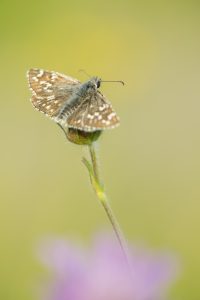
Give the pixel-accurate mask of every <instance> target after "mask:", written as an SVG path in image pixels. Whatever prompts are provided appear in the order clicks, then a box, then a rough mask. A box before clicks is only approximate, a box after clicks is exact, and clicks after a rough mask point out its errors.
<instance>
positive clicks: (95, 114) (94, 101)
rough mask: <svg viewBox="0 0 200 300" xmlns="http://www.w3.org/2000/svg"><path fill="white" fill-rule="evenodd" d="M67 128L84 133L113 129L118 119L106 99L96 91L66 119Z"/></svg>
mask: <svg viewBox="0 0 200 300" xmlns="http://www.w3.org/2000/svg"><path fill="white" fill-rule="evenodd" d="M67 123H68V126H69V127H71V128H76V129H79V130H84V131H95V130H103V129H110V128H114V127H116V126H118V125H119V118H118V116H117V115H116V113H115V111H114V110H113V108H112V106H111V104H110V103H109V102H108V101H107V100H106V98H105V97H104V96H103V95H102V94H101V93H100V92H99V91H97V93H96V94H94V95H93V96H92V97H90V98H88V99H85V101H84V102H83V103H81V104H80V105H79V107H78V108H77V109H76V110H75V111H74V112H73V113H72V114H71V115H70V116H69V117H68V119H67Z"/></svg>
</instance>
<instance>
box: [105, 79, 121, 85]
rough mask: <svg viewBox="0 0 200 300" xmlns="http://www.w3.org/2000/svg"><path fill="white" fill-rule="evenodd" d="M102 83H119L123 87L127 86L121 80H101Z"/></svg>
mask: <svg viewBox="0 0 200 300" xmlns="http://www.w3.org/2000/svg"><path fill="white" fill-rule="evenodd" d="M101 82H119V83H121V84H122V85H125V83H124V81H121V80H101Z"/></svg>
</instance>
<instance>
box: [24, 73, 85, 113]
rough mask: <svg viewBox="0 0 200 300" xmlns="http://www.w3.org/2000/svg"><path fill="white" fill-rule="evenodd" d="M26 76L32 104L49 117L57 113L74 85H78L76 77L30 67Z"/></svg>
mask: <svg viewBox="0 0 200 300" xmlns="http://www.w3.org/2000/svg"><path fill="white" fill-rule="evenodd" d="M27 77H28V82H29V87H30V90H31V92H32V97H31V102H32V104H33V106H34V107H35V108H36V109H37V110H39V111H41V112H43V113H44V114H46V115H48V116H49V117H51V118H54V117H56V116H57V115H58V113H59V111H60V109H61V108H62V106H63V105H64V103H66V101H67V100H68V99H69V98H70V97H71V95H72V94H73V91H74V88H75V86H78V85H80V81H78V80H77V79H74V78H72V77H69V76H66V75H63V74H60V73H57V72H54V71H45V70H42V69H30V70H29V71H28V72H27Z"/></svg>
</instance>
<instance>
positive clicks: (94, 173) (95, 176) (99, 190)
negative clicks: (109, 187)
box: [83, 143, 129, 266]
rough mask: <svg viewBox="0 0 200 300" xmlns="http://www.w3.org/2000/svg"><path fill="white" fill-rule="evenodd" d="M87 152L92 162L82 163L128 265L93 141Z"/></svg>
mask: <svg viewBox="0 0 200 300" xmlns="http://www.w3.org/2000/svg"><path fill="white" fill-rule="evenodd" d="M89 152H90V156H91V162H92V164H90V163H89V161H88V160H86V159H85V158H83V163H84V164H85V166H86V167H87V169H88V171H89V174H90V180H91V184H92V187H93V189H94V191H95V193H96V195H97V197H98V199H99V200H100V203H101V205H102V206H103V208H104V211H105V213H106V215H107V217H108V219H109V221H110V223H111V225H112V228H113V230H114V232H115V234H116V237H117V240H118V242H119V245H120V247H121V250H122V253H123V255H124V258H125V261H126V262H127V264H128V266H129V259H128V250H127V245H126V242H125V239H124V236H123V233H122V231H121V228H120V225H119V223H118V221H117V219H116V217H115V215H114V213H113V211H112V208H111V206H110V204H109V201H108V198H107V195H106V193H105V191H104V187H103V184H102V181H101V179H100V175H99V167H98V159H97V153H96V147H95V144H94V143H92V144H91V145H89Z"/></svg>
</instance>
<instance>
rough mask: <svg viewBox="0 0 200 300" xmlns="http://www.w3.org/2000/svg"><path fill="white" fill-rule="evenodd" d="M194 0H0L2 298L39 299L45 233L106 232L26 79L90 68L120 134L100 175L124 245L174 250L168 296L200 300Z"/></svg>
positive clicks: (77, 166)
mask: <svg viewBox="0 0 200 300" xmlns="http://www.w3.org/2000/svg"><path fill="white" fill-rule="evenodd" d="M199 8H200V5H199V1H147V0H146V1H131V0H130V1H128V0H127V1H125V0H116V1H114V0H111V1H105V0H101V1H89V0H85V1H81V0H78V1H67V0H65V1H64V0H57V1H38V0H37V1H4V0H3V1H1V4H0V32H1V37H0V43H1V46H0V60H1V63H0V66H1V72H0V77H1V78H0V83H1V109H0V117H1V118H0V120H1V126H0V134H1V147H0V151H1V153H0V155H1V181H0V186H1V188H0V193H1V194H0V198H1V201H0V237H1V247H0V249H1V250H0V266H1V268H0V269H1V271H0V282H1V288H0V299H6V300H11V299H12V300H17V299H20V300H25V299H35V298H34V296H33V295H34V289H35V286H36V285H37V281H38V279H39V278H40V274H41V271H42V267H40V265H39V263H38V262H37V259H36V255H35V249H36V247H37V243H38V241H39V240H40V239H42V238H43V237H45V236H47V235H55V234H58V235H64V236H66V237H72V238H73V237H79V238H81V239H83V240H85V241H86V242H87V241H89V239H90V238H91V237H92V236H93V234H95V232H96V231H99V230H101V229H102V228H110V225H109V223H108V222H107V219H106V217H105V215H104V212H103V210H102V209H101V207H100V206H99V204H98V203H97V201H96V199H95V197H94V195H93V191H92V190H91V188H90V185H89V179H88V174H87V172H86V170H85V169H84V166H83V165H82V164H81V157H82V156H83V155H85V154H86V152H87V151H86V149H83V148H82V147H80V146H76V145H73V144H70V143H69V142H67V141H66V140H65V138H64V135H63V133H62V132H61V130H59V128H58V127H57V126H56V125H55V124H54V123H53V122H52V121H50V120H49V119H47V118H46V117H45V116H44V115H42V114H40V113H39V112H36V111H35V110H34V109H33V108H32V106H31V104H30V101H29V98H30V92H29V90H28V86H27V81H26V77H25V73H26V71H27V69H29V68H31V67H40V68H44V69H47V70H55V71H58V72H61V73H65V74H68V75H71V76H73V77H75V78H78V79H80V80H82V81H84V80H86V79H87V78H86V76H85V75H84V74H82V73H78V70H79V69H85V70H86V71H87V72H88V73H89V74H92V75H98V76H100V77H101V78H103V79H107V80H108V79H110V80H117V79H118V80H124V81H125V82H126V85H125V86H124V87H123V86H121V85H117V84H108V83H106V84H103V86H102V91H103V92H104V93H105V95H106V96H107V97H108V98H109V99H110V100H111V101H112V104H113V106H114V108H115V109H116V111H117V112H118V114H119V116H120V117H121V126H120V127H119V128H117V129H116V130H113V131H108V132H105V134H104V135H103V136H102V138H101V140H100V143H99V152H100V153H99V154H100V159H101V168H102V175H103V177H104V181H105V184H106V187H107V192H108V194H109V196H110V198H111V203H112V206H113V209H114V211H115V213H116V215H117V216H118V219H119V221H120V223H121V226H122V227H123V230H124V232H125V233H126V235H127V237H128V238H129V240H132V241H133V242H135V243H137V244H138V243H139V244H143V245H148V247H152V248H154V249H168V250H171V251H174V252H175V254H177V256H178V257H180V261H181V264H182V275H181V278H180V280H179V281H178V282H177V284H176V285H175V287H174V289H173V291H172V295H173V297H174V298H175V299H182V300H186V299H190V300H192V299H194V300H196V299H199V297H200V296H198V295H200V286H199V271H200V257H199V252H200V238H199V227H200V218H199V210H200V203H199V199H200V186H199V177H200V157H199V154H200V134H199V132H200V118H199V111H200V98H199V95H200V92H199V78H200V77H199V75H200V72H199V70H200V61H199V53H200V41H199V33H200V32H199V28H200V17H199V12H200V10H199Z"/></svg>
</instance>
